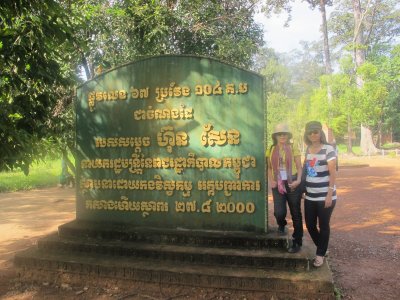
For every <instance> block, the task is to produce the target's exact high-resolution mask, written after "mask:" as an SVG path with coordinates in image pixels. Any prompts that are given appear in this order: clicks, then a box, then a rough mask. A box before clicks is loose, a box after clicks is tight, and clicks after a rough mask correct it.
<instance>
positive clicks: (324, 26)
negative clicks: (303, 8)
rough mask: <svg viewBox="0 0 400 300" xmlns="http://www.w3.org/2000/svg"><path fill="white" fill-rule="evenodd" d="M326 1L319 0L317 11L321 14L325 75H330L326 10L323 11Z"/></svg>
mask: <svg viewBox="0 0 400 300" xmlns="http://www.w3.org/2000/svg"><path fill="white" fill-rule="evenodd" d="M325 4H326V0H320V3H319V10H320V12H321V17H322V28H321V31H322V34H323V35H324V57H325V73H326V74H328V75H329V74H332V65H331V54H330V51H329V37H328V25H327V22H326V9H325Z"/></svg>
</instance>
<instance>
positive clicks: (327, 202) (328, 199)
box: [325, 192, 332, 208]
mask: <svg viewBox="0 0 400 300" xmlns="http://www.w3.org/2000/svg"><path fill="white" fill-rule="evenodd" d="M331 206H332V194H331V193H330V192H328V195H326V198H325V208H328V207H331Z"/></svg>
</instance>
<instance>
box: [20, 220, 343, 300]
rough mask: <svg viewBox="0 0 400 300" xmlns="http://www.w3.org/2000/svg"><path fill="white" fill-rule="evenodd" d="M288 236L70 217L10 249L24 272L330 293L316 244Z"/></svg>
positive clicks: (51, 277) (75, 279)
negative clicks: (295, 249)
mask: <svg viewBox="0 0 400 300" xmlns="http://www.w3.org/2000/svg"><path fill="white" fill-rule="evenodd" d="M287 246H288V237H287V236H283V237H282V236H278V234H277V233H276V232H270V233H268V234H249V233H244V232H229V233H226V232H217V231H193V230H162V231H161V230H159V229H154V228H128V227H126V226H124V225H110V226H108V227H107V229H104V224H96V223H87V222H81V221H73V222H71V223H67V224H64V225H62V226H60V227H59V231H58V233H55V234H52V235H49V236H47V237H45V238H43V239H41V240H39V242H38V244H37V246H36V247H34V248H30V249H27V250H25V251H23V252H20V253H18V254H16V256H15V259H14V264H15V265H16V266H17V267H18V269H19V271H20V275H21V279H22V280H28V281H39V282H43V281H50V282H51V281H53V282H54V281H57V282H58V283H60V282H66V283H79V282H82V281H85V282H95V284H97V285H101V284H102V283H107V284H109V283H110V282H112V284H114V285H119V286H130V287H132V286H133V285H137V284H139V283H158V284H164V285H180V286H196V287H204V288H218V289H231V290H240V291H257V292H262V293H264V294H265V295H266V296H271V297H272V296H274V297H275V299H281V298H283V299H334V298H335V297H334V287H333V280H332V275H331V272H330V270H329V266H328V265H327V263H325V264H324V265H323V266H322V267H321V268H318V269H317V268H314V267H313V266H312V259H313V257H314V253H315V248H314V247H313V246H311V245H304V246H303V247H302V249H301V251H300V252H299V253H296V254H290V253H288V252H287V250H286V248H287Z"/></svg>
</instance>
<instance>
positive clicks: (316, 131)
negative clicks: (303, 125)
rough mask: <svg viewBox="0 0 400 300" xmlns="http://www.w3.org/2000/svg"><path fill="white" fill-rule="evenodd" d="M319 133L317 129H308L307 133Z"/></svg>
mask: <svg viewBox="0 0 400 300" xmlns="http://www.w3.org/2000/svg"><path fill="white" fill-rule="evenodd" d="M318 133H319V130H317V129H315V130H310V131H307V135H311V134H318Z"/></svg>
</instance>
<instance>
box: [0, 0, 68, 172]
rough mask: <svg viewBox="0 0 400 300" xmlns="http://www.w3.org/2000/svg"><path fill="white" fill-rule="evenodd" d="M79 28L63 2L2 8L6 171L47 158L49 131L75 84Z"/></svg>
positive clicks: (1, 139)
mask: <svg viewBox="0 0 400 300" xmlns="http://www.w3.org/2000/svg"><path fill="white" fill-rule="evenodd" d="M73 45H74V38H73V28H72V24H71V23H70V21H69V17H68V16H67V15H66V14H65V12H64V9H63V7H62V6H61V5H60V4H59V2H57V1H51V0H49V1H45V2H43V1H35V0H32V1H28V0H16V1H8V0H7V1H3V3H2V4H1V6H0V69H1V73H0V114H1V119H2V123H1V126H0V143H1V145H2V146H1V148H0V170H9V169H13V168H15V167H20V168H21V169H22V170H23V171H24V172H25V173H26V174H27V173H28V172H29V165H30V163H31V162H32V161H33V160H35V159H37V158H41V157H43V156H44V155H45V153H46V151H45V150H46V149H45V148H46V147H45V146H46V143H51V141H50V140H49V139H48V138H49V131H48V126H49V122H50V120H51V119H52V118H53V114H54V112H53V108H54V106H55V104H56V103H57V101H58V99H59V97H60V96H61V94H60V92H61V90H60V89H59V87H68V86H70V85H71V84H72V83H73V82H74V78H75V75H74V71H75V70H73V69H71V68H70V65H68V62H69V61H71V60H72V58H73V57H74V53H75V48H74V46H73Z"/></svg>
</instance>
